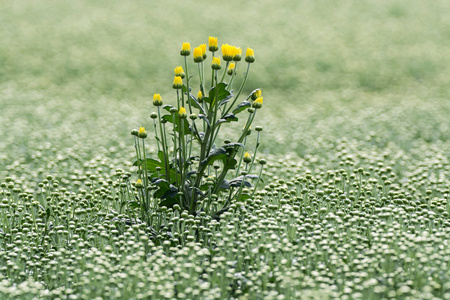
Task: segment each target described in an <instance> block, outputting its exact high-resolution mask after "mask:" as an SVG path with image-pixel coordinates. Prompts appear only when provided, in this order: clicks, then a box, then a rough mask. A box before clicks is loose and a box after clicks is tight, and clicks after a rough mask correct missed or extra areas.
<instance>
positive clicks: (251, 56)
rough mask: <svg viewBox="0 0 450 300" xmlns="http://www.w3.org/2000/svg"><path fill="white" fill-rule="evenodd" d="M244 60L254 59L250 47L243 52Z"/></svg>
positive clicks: (250, 61) (253, 53) (252, 60)
mask: <svg viewBox="0 0 450 300" xmlns="http://www.w3.org/2000/svg"><path fill="white" fill-rule="evenodd" d="M245 61H246V62H248V63H252V62H254V61H255V52H254V51H253V49H251V48H247V51H246V52H245Z"/></svg>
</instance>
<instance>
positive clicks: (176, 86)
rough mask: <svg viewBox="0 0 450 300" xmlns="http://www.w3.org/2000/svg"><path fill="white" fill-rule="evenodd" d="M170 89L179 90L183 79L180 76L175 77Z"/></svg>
mask: <svg viewBox="0 0 450 300" xmlns="http://www.w3.org/2000/svg"><path fill="white" fill-rule="evenodd" d="M172 87H173V88H174V89H181V88H182V87H183V79H181V77H180V76H175V78H174V79H173V84H172Z"/></svg>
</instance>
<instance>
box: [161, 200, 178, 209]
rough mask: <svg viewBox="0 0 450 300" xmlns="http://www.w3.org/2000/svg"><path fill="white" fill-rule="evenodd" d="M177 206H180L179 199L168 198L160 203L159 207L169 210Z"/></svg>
mask: <svg viewBox="0 0 450 300" xmlns="http://www.w3.org/2000/svg"><path fill="white" fill-rule="evenodd" d="M175 204H179V200H178V199H177V198H166V199H164V200H161V202H159V206H165V207H167V208H172V207H173V206H174V205H175Z"/></svg>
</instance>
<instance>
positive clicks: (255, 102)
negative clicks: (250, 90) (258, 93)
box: [252, 97, 263, 108]
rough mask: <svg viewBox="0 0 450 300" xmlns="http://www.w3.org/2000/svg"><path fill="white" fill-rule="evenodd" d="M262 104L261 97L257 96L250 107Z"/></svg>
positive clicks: (259, 106) (257, 106)
mask: <svg viewBox="0 0 450 300" xmlns="http://www.w3.org/2000/svg"><path fill="white" fill-rule="evenodd" d="M262 105H263V97H259V98H258V99H256V100H255V101H254V102H253V104H252V107H253V108H261V107H262Z"/></svg>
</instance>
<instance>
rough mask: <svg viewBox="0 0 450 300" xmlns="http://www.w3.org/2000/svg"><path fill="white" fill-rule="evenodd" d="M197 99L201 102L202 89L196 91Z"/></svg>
mask: <svg viewBox="0 0 450 300" xmlns="http://www.w3.org/2000/svg"><path fill="white" fill-rule="evenodd" d="M197 101H198V102H200V103H202V102H203V94H202V91H198V94H197Z"/></svg>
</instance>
